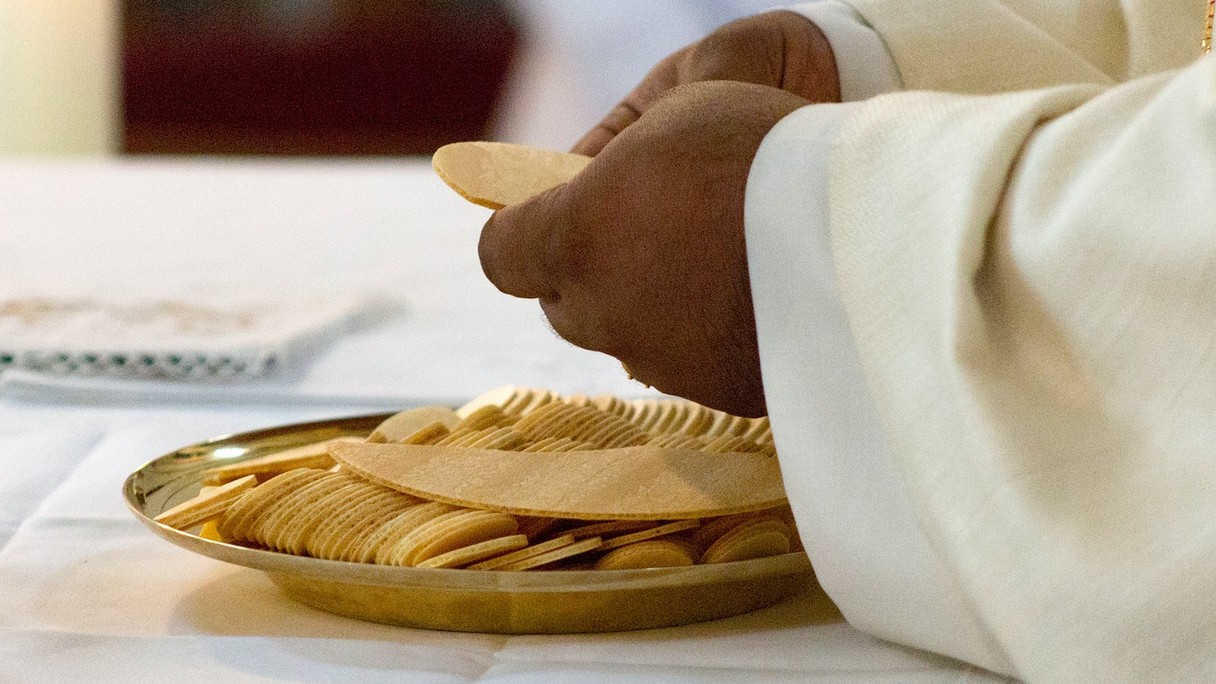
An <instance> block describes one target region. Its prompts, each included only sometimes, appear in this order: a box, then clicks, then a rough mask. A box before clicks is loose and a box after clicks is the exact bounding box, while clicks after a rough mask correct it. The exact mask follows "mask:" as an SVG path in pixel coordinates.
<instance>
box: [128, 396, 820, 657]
mask: <svg viewBox="0 0 1216 684" xmlns="http://www.w3.org/2000/svg"><path fill="white" fill-rule="evenodd" d="M390 415H392V414H389V413H386V414H380V415H369V416H359V417H354V418H342V419H336V420H326V421H319V422H313V423H300V424H295V425H286V426H282V427H275V428H269V429H265V430H257V431H254V432H246V433H241V434H235V435H228V436H224V437H217V438H215V439H212V440H209V441H206V442H203V443H201V444H195V445H192V446H187V447H183V448H181V449H178V450H177V451H174V452H173V453H170V454H166V455H164V456H162V457H160V458H158V459H156V460H154V461H152V462H150V463H148V464H147V465H145V466H144V467H142V468H140V469H139V470H137V471H135V472H134V473H132V474H131V475H130V477H128V478H127V480H126V482H125V483H123V496H124V497H125V498H126V500H127V505H128V506H130V508H131V510H132V512H134V513H135V516H136V517H137V518H139V520H140V521H141V522H142V523H143V524H144V525H146V526H147V527H148V528H149V529H151V530H152V531H153V532H155V533H156V534H158V535H160V536H161V537H164V538H165V539H167V540H169V541H170V542H173V543H174V544H177V545H178V546H181V547H182V548H185V549H188V550H190V551H193V552H195V553H199V554H202V555H204V556H209V557H211V558H214V559H216V560H221V561H224V562H227V563H233V564H236V565H242V566H245V567H249V568H254V569H257V570H261V571H263V572H265V573H266V574H267V575H268V576H269V577H270V579H271V580H273V581H274V582H275V584H277V585H278V586H279V587H280V588H281V589H282V590H283V592H284V593H286V594H287V595H288V596H289V597H291V598H293V599H295V600H297V601H300V602H301V603H304V604H307V605H310V606H313V607H314V608H319V609H321V610H325V611H328V612H331V613H337V614H339V615H346V616H349V617H354V618H359V619H363V620H370V621H373V622H383V623H388V624H396V625H407V626H410V627H422V628H426V629H442V630H452V631H460V632H492V633H500V634H557V633H574V632H610V631H619V630H629V629H645V628H650V627H666V626H671V625H680V624H687V623H691V622H700V621H703V620H712V619H716V618H722V617H727V616H730V615H737V614H739V613H745V612H748V611H751V610H756V609H757V608H763V607H765V606H768V605H771V604H773V603H776V602H778V601H780V600H782V599H784V598H786V597H789V596H793V595H794V594H797V593H799V592H801V591H803V590H804V589H806V588H807V587H808V586H811V585H812V584H813V582H814V576H813V573H812V572H811V564H810V561H809V560H808V559H807V557H806V554H804V553H789V554H785V555H781V556H775V557H772V558H760V559H756V560H749V561H742V562H736V563H719V564H714V565H694V566H689V567H678V568H649V569H644V570H553V571H536V570H533V571H524V572H507V571H497V570H449V569H430V568H412V567H396V566H387V565H374V564H370V563H348V562H342V561H330V560H320V559H317V558H309V557H306V556H293V555H290V554H285V553H278V552H274V551H265V550H261V549H253V548H248V547H244V546H238V545H235V544H226V543H223V542H218V541H213V540H210V539H204V538H202V537H199V536H197V535H195V534H191V533H188V532H182V531H180V530H176V529H173V528H171V527H168V526H165V525H162V524H160V523H157V522H154V521H153V520H152V518H153V517H155V516H156V515H158V514H159V513H161V512H162V511H165V510H167V509H169V508H172V507H173V506H175V505H177V504H178V503H181V502H182V501H185V500H187V499H190V498H192V497H193V496H195V495H196V494H197V493H198V491H199V488H200V486H201V480H202V473H203V471H204V470H207V469H208V468H212V467H215V466H217V465H221V464H225V463H234V462H237V461H241V460H245V459H249V458H254V457H257V456H262V455H265V454H267V453H270V452H273V451H278V450H281V449H286V448H290V447H294V446H299V445H302V444H307V443H310V442H318V441H322V440H326V439H332V438H334V437H342V436H348V435H354V436H366V435H367V434H369V433H370V432H371V431H372V429H374V428H375V427H376V426H377V425H378V424H379V423H380V422H381V421H382V420H384V419H385V418H387V417H388V416H390Z"/></svg>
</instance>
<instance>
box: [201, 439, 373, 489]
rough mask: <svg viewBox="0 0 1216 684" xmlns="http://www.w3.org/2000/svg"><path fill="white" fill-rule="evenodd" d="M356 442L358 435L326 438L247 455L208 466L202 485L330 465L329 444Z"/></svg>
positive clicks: (332, 460)
mask: <svg viewBox="0 0 1216 684" xmlns="http://www.w3.org/2000/svg"><path fill="white" fill-rule="evenodd" d="M339 440H341V441H347V442H358V441H362V440H360V439H359V438H358V437H338V438H337V439H336V440H332V439H327V440H325V441H323V442H314V443H312V444H305V445H303V446H298V447H293V448H291V449H284V450H282V451H276V452H274V453H273V454H267V455H265V456H259V457H257V458H251V459H248V460H245V461H241V462H239V463H229V464H227V465H222V466H219V467H216V468H210V469H208V470H207V471H205V472H204V473H203V482H204V483H205V484H223V483H225V482H229V481H231V480H235V479H237V478H238V477H244V476H246V475H260V476H262V478H261V479H267V478H266V476H270V475H278V474H280V473H285V472H287V471H288V470H295V469H296V468H328V467H330V466H332V465H333V464H334V459H333V458H332V457H331V456H330V455H329V445H330V444H331V443H332V442H334V441H339Z"/></svg>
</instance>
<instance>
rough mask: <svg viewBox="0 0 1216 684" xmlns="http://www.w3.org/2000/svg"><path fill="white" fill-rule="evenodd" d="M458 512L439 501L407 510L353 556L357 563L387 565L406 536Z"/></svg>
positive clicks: (370, 537)
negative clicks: (400, 541)
mask: <svg viewBox="0 0 1216 684" xmlns="http://www.w3.org/2000/svg"><path fill="white" fill-rule="evenodd" d="M454 510H456V507H455V506H452V505H450V504H445V503H439V502H438V501H430V502H427V503H424V504H420V505H418V506H412V507H410V508H407V509H406V510H405V511H403V512H401V514H400V515H397V516H395V517H393V518H390V519H389V520H387V521H385V523H384V524H383V525H382V526H381V527H378V528H376V530H375V531H373V532H372V533H371V534H370V535H369V536H368V538H367V539H366V540H365V541H364V542H363V545H362V546H360V547H359V550H358V551H357V552H355V553H354V554H353V555H354V557H353V559H352V560H354V561H355V562H361V563H368V562H375V563H380V564H387V563H388V557H389V553H390V552H391V551H392V549H393V547H394V546H396V544H397V542H398V541H399V540H400V539H401V538H402V537H404V536H405V535H407V534H409V533H410V532H413V531H414V530H415V529H417V527H418V526H419V525H421V524H423V523H425V522H426V521H428V520H430V519H431V518H437V517H439V516H441V515H443V514H445V513H450V512H451V511H454Z"/></svg>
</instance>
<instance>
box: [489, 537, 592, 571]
mask: <svg viewBox="0 0 1216 684" xmlns="http://www.w3.org/2000/svg"><path fill="white" fill-rule="evenodd" d="M575 541H577V540H576V539H575V538H574V535H571V534H564V535H562V536H560V537H554V538H553V539H550V540H549V541H544V542H541V543H539V544H533V545H531V546H528V547H524V548H521V549H520V550H518V551H513V552H511V553H507V554H503V555H501V556H495V557H493V558H490V559H487V560H484V561H481V562H480V563H474V564H473V565H470V566H469V569H470V570H497V569H498V568H501V567H502V566H504V565H510V564H512V563H517V562H519V561H522V560H527V559H529V558H532V557H533V556H539V555H541V554H542V553H548V552H550V551H553V550H554V549H560V548H561V547H563V546H569V545H570V544H573V543H574V542H575Z"/></svg>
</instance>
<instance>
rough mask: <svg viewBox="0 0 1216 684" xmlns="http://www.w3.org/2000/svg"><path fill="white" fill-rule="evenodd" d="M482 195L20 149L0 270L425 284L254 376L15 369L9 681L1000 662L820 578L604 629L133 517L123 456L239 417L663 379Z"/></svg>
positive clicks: (8, 447) (16, 279) (183, 280)
mask: <svg viewBox="0 0 1216 684" xmlns="http://www.w3.org/2000/svg"><path fill="white" fill-rule="evenodd" d="M486 215H487V212H486V211H485V210H482V209H479V208H477V207H473V206H471V205H468V204H466V203H465V202H463V201H462V200H460V199H459V198H457V197H456V196H455V195H454V194H453V193H451V192H450V191H448V190H447V189H446V188H444V187H442V185H441V184H440V183H439V182H438V181H437V180H436V179H435V177H434V176H433V174H432V173H431V172H430V169H429V165H428V164H427V163H426V162H425V161H423V160H418V161H397V162H386V161H376V162H372V161H367V162H282V163H274V164H267V163H251V162H221V161H196V162H184V161H141V162H118V161H59V162H33V161H10V162H0V295H5V296H9V295H12V294H30V293H33V294H40V295H48V296H81V295H84V296H89V297H98V298H116V299H121V298H124V297H129V296H132V295H133V294H138V295H140V296H147V295H148V294H153V295H156V296H164V297H166V298H180V299H187V300H188V299H189V298H191V297H192V296H195V297H197V296H200V295H202V294H205V295H206V296H208V297H210V298H216V297H219V298H222V297H224V296H226V295H227V294H231V295H233V296H237V295H239V296H241V297H245V298H248V297H257V296H266V297H268V298H269V297H281V296H286V295H291V294H300V295H308V294H315V293H345V292H374V293H377V294H379V295H381V296H387V297H390V298H393V299H396V300H399V301H400V302H402V303H403V305H404V309H405V313H404V314H401V315H398V316H394V317H391V318H388V319H386V320H383V321H381V322H379V323H378V324H375V325H370V326H366V327H363V328H361V329H358V330H355V331H352V332H350V333H347V334H345V335H343V336H341V337H339V338H338V339H336V340H335V341H333V343H332V344H329V345H327V346H324V347H322V348H321V349H320V351H318V352H317V353H315V354H313V355H311V356H308V357H306V358H298V359H295V362H294V364H293V365H290V366H289V367H287V368H285V369H282V370H283V371H284V372H282V373H280V374H278V375H276V376H273V377H270V378H267V379H264V380H259V381H248V382H245V383H242V384H240V385H219V386H216V385H207V386H203V387H199V388H198V391H194V390H193V389H192V386H190V385H180V384H179V385H168V386H165V385H162V384H160V383H140V382H135V381H131V382H124V381H113V380H110V381H98V380H95V379H94V380H90V379H84V380H81V381H79V382H77V381H75V380H72V379H63V378H61V379H58V380H56V381H55V382H47V383H41V384H40V383H39V381H38V378H37V377H36V376H34V377H32V378H31V377H25V376H23V377H21V378H19V379H20V382H14V381H13V378H14V377H15V376H16V374H14V373H11V372H10V373H8V375H9V379H8V381H7V383H6V379H5V377H4V376H0V682H10V681H11V682H83V681H88V682H110V681H113V682H131V681H165V682H346V681H350V682H376V681H394V682H400V681H409V682H532V681H545V682H549V681H553V682H559V681H561V682H598V681H614V682H617V681H619V682H632V681H637V682H648V681H663V682H669V681H672V682H678V681H688V682H703V681H714V682H719V681H723V682H725V681H746V682H793V681H799V682H804V681H862V682H869V681H892V682H894V681H898V682H909V681H933V682H938V681H964V680H965V681H980V680H982V681H987V680H988V678H989V675H987V674H986V673H983V672H979V671H975V670H972V669H969V668H966V667H963V666H960V665H958V664H955V663H952V662H949V661H946V660H944V659H941V658H937V657H934V656H930V655H927V654H923V653H918V652H915V651H911V650H908V649H904V648H901V647H898V646H893V645H890V644H885V643H882V642H879V641H877V640H874V639H871V638H869V637H866V636H865V635H862V634H860V633H859V632H857V631H856V630H853V629H852V628H851V627H849V626H848V625H847V624H845V623H843V622H842V621H840V618H839V615H838V614H837V613H836V612H835V609H834V607H833V606H832V605H831V603H830V601H829V600H828V599H827V598H826V597H824V596H822V595H821V594H818V593H810V594H807V595H804V596H802V597H799V598H797V599H793V600H791V601H788V602H786V603H783V604H780V605H778V606H774V607H772V608H769V609H765V610H762V611H758V612H755V613H752V614H749V615H744V616H739V617H735V618H730V619H726V620H719V621H715V622H709V623H704V624H699V625H690V626H686V627H678V628H669V629H660V630H647V631H639V632H629V633H618V634H604V635H579V636H514V637H506V636H493V635H477V634H455V633H444V632H428V631H423V630H414V629H405V628H399V627H389V626H384V625H376V624H369V623H362V622H359V621H356V620H351V619H347V618H341V617H336V616H332V615H329V614H326V613H322V612H319V611H316V610H313V609H310V608H307V607H304V606H301V605H298V604H296V603H294V602H292V601H290V600H288V599H286V598H285V597H283V596H282V595H281V594H280V593H279V592H278V591H277V590H276V589H275V587H274V586H273V585H272V584H271V583H270V582H269V580H268V579H266V578H265V576H263V575H262V574H261V573H259V572H257V571H253V570H248V569H244V568H238V567H232V566H227V565H224V564H222V563H219V562H216V561H213V560H210V559H207V558H203V557H199V556H195V555H193V554H191V553H189V552H187V551H184V550H181V549H179V548H177V547H174V546H172V545H170V544H168V543H166V542H164V541H162V540H160V539H159V538H157V537H155V536H154V535H152V534H151V533H149V532H148V531H147V530H146V529H144V528H143V527H142V526H141V525H140V524H139V523H138V522H136V521H135V520H134V519H133V517H132V516H131V514H130V513H129V512H128V511H127V510H126V508H125V505H124V503H123V501H122V498H121V495H120V487H121V484H122V481H123V479H124V478H125V477H126V476H127V474H129V473H130V472H132V471H133V470H135V469H136V468H138V467H139V466H140V465H142V464H143V463H145V462H146V461H148V460H150V459H152V458H155V457H156V456H159V455H161V454H163V453H166V452H168V451H171V450H173V449H174V448H176V447H179V446H183V445H186V444H190V443H193V442H197V441H200V440H203V439H206V438H209V437H213V436H216V435H220V434H226V433H231V432H236V431H241V430H247V429H254V428H258V427H264V426H270V425H276V424H282V423H287V422H297V421H302V420H309V419H317V418H325V417H334V416H341V415H351V414H356V413H366V412H371V411H382V410H389V409H392V408H396V407H401V406H406V405H410V404H418V403H426V402H433V401H459V400H463V399H466V398H469V397H471V396H474V395H476V394H479V393H480V392H482V391H483V390H486V389H489V388H492V387H495V386H498V385H504V384H521V385H538V386H546V387H551V388H554V389H557V390H559V391H562V392H588V393H596V392H615V393H618V394H639V393H643V392H644V391H645V390H644V388H641V387H639V386H637V385H635V384H633V383H631V382H629V381H628V380H627V379H626V378H625V376H624V374H623V372H622V371H621V369H620V367H619V365H618V364H616V362H615V361H613V360H612V359H610V358H607V357H603V356H600V355H596V354H592V353H589V352H584V351H581V350H578V349H575V348H573V347H571V346H570V345H568V344H566V343H564V342H562V341H560V340H558V339H556V338H555V337H554V335H553V334H552V333H551V332H550V331H549V330H548V329H547V327H546V326H545V324H544V322H543V321H542V319H541V317H540V314H539V309H538V308H537V307H536V305H535V303H534V302H527V301H518V300H514V299H511V298H508V297H506V296H504V295H501V294H499V293H498V292H497V291H495V290H494V289H493V287H492V286H490V285H489V284H488V283H486V282H485V281H484V279H483V278H482V277H481V273H480V269H479V267H478V265H477V259H476V244H477V234H478V230H479V228H480V225H481V223H482V222H483V221H484V219H485V217H486ZM807 533H808V532H807V531H803V534H807Z"/></svg>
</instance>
